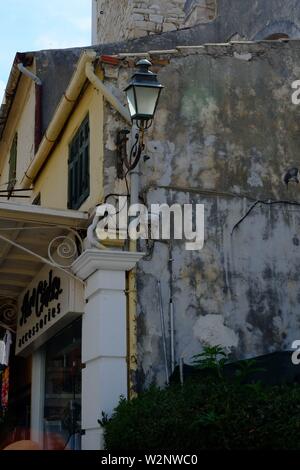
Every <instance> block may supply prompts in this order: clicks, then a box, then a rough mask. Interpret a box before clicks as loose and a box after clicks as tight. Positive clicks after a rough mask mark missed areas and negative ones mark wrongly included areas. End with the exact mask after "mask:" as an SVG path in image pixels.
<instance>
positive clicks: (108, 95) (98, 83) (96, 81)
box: [85, 63, 131, 125]
mask: <svg viewBox="0 0 300 470" xmlns="http://www.w3.org/2000/svg"><path fill="white" fill-rule="evenodd" d="M85 73H86V76H87V78H88V79H89V81H90V82H91V83H92V84H93V85H94V87H95V88H96V89H97V90H99V91H100V93H102V95H103V96H104V98H105V99H106V100H107V101H108V102H109V103H110V104H111V105H112V107H113V108H115V109H116V110H117V111H118V112H119V113H120V114H121V116H122V117H123V118H124V119H125V121H126V122H127V123H129V124H130V125H131V119H130V116H129V112H128V110H127V109H126V108H125V106H123V105H122V103H121V102H120V101H119V100H118V99H117V98H116V97H115V96H114V95H113V94H112V92H111V91H110V90H109V89H108V88H107V87H106V86H105V85H104V83H103V81H102V80H100V78H99V77H97V75H96V74H95V70H94V65H93V64H92V63H88V64H86V67H85Z"/></svg>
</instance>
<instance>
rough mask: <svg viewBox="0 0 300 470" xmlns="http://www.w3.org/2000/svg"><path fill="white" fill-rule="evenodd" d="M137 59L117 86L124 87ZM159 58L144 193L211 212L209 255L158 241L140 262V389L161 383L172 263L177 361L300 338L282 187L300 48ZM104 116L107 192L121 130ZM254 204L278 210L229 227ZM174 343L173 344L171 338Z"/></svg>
mask: <svg viewBox="0 0 300 470" xmlns="http://www.w3.org/2000/svg"><path fill="white" fill-rule="evenodd" d="M130 60H131V59H129V61H127V62H124V64H123V67H122V68H121V69H120V71H119V76H118V78H116V79H115V80H110V83H111V85H112V86H119V88H120V89H122V88H123V86H124V84H125V82H126V80H127V79H128V77H129V76H130V75H131V73H132V70H131V69H130V68H129V69H128V68H126V64H127V65H128V63H129V65H131V62H130ZM152 60H153V62H154V63H155V64H159V63H161V64H165V65H163V66H155V67H154V68H156V69H157V70H159V78H160V81H161V82H162V83H163V84H164V85H165V87H166V88H165V90H164V93H163V95H162V99H161V103H160V105H159V109H158V113H157V116H156V118H155V121H154V126H153V127H152V128H151V130H150V131H149V133H148V142H147V148H146V153H147V155H149V156H150V159H149V160H148V161H146V162H143V163H142V166H141V174H142V176H141V186H140V189H141V195H142V196H143V197H144V199H146V200H147V202H148V204H150V203H152V202H160V203H163V202H168V203H169V204H171V203H174V202H179V203H181V204H183V203H202V204H204V205H205V225H206V229H205V246H204V249H203V250H202V251H200V252H188V251H186V250H185V247H184V244H183V243H182V242H180V241H173V242H172V244H171V246H168V245H167V244H164V243H156V244H155V248H154V252H153V255H152V258H151V257H150V259H149V260H144V261H143V262H142V263H140V265H139V274H138V296H139V303H138V311H139V316H138V341H139V376H138V382H139V383H140V384H144V385H148V384H149V383H150V382H151V381H153V380H156V381H157V382H158V383H163V382H164V365H163V349H162V336H161V326H160V316H159V300H158V293H157V280H158V279H160V280H161V283H162V289H163V302H164V312H165V318H166V322H167V324H168V308H169V307H168V304H169V292H170V291H169V289H170V263H169V259H170V257H172V258H173V259H174V263H173V279H172V284H173V293H174V307H175V330H176V333H175V335H176V358H177V360H178V359H179V357H181V356H184V358H185V360H186V361H188V360H189V359H190V358H191V356H192V355H193V354H196V353H198V352H199V351H200V350H201V348H202V347H203V346H204V345H209V344H210V345H212V344H222V345H223V346H225V347H228V348H229V349H230V350H231V351H232V354H233V357H234V358H245V357H251V356H255V355H259V354H263V353H267V352H271V351H275V350H282V349H289V348H290V347H291V343H292V341H293V340H295V339H300V313H299V312H300V308H299V307H300V292H299V280H300V269H299V266H300V251H299V246H300V233H299V223H300V208H299V206H298V205H294V204H292V202H293V201H298V202H300V193H299V187H298V186H297V185H295V184H294V185H293V184H292V185H291V186H290V187H289V189H288V190H287V188H286V186H285V185H284V184H283V182H282V177H283V174H284V173H285V171H286V170H287V168H289V167H292V166H298V167H299V146H300V132H299V108H298V107H297V106H295V105H293V104H292V101H291V94H292V91H293V90H292V88H291V83H292V82H293V81H294V80H296V79H299V76H300V43H299V42H297V41H294V42H293V43H268V44H255V43H254V44H240V45H238V44H235V45H234V46H232V45H227V46H222V45H219V46H204V47H198V48H191V49H185V50H183V49H182V50H181V52H180V53H179V52H178V53H177V54H174V55H169V56H168V54H164V55H161V56H158V55H153V56H152ZM168 62H169V63H168ZM116 76H117V73H116ZM105 113H106V117H105V121H106V122H107V125H106V129H105V135H104V143H105V182H106V186H105V190H106V191H109V192H111V190H116V189H118V187H119V183H118V182H117V180H116V173H115V167H114V160H113V159H114V158H115V157H114V155H115V153H114V150H115V147H114V140H113V138H114V136H115V135H116V134H115V132H116V129H117V128H118V126H119V128H121V126H123V127H124V123H122V122H121V121H120V122H119V124H118V123H117V121H116V120H115V119H114V118H113V117H112V114H111V111H110V109H109V108H108V107H107V108H106V111H105ZM109 116H110V117H109ZM113 122H114V124H112V123H113ZM125 127H126V126H125ZM257 200H262V201H265V202H270V201H273V202H274V204H263V203H259V204H257V205H256V206H255V208H253V210H252V212H251V213H250V214H249V215H248V217H247V218H246V219H245V220H244V221H243V222H242V223H241V224H240V225H239V227H238V228H236V229H235V230H234V231H233V228H234V226H235V224H236V223H237V222H238V221H239V220H240V219H241V218H242V217H243V216H244V215H245V214H246V212H247V211H248V209H249V208H250V207H251V206H252V204H253V203H254V202H255V201H257ZM288 201H290V202H291V203H289V202H288ZM141 249H146V247H145V246H144V245H143V244H142V246H141ZM167 341H168V347H169V332H168V338H167Z"/></svg>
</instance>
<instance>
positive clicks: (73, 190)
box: [68, 116, 90, 209]
mask: <svg viewBox="0 0 300 470" xmlns="http://www.w3.org/2000/svg"><path fill="white" fill-rule="evenodd" d="M68 167H69V196H68V208H69V209H79V207H80V206H81V205H82V203H83V202H84V201H85V200H86V199H87V198H88V196H89V194H90V126H89V117H88V116H87V117H86V118H85V120H84V121H83V123H82V124H81V126H80V128H79V129H78V131H77V133H76V135H75V137H74V138H73V140H72V142H71V144H70V147H69V162H68Z"/></svg>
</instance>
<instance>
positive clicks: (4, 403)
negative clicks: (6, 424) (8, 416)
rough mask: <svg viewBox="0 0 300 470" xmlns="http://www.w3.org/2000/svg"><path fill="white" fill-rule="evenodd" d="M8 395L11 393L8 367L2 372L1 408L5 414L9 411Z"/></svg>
mask: <svg viewBox="0 0 300 470" xmlns="http://www.w3.org/2000/svg"><path fill="white" fill-rule="evenodd" d="M8 393H9V367H7V368H6V369H5V370H4V371H3V372H2V384H1V407H2V411H3V412H4V413H5V412H6V411H7V409H8Z"/></svg>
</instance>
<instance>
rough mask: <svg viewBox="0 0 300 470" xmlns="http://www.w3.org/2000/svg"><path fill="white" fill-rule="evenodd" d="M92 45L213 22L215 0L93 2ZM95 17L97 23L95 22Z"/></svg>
mask: <svg viewBox="0 0 300 470" xmlns="http://www.w3.org/2000/svg"><path fill="white" fill-rule="evenodd" d="M93 2H94V3H93V6H94V8H93V16H94V18H93V28H94V29H95V28H96V32H95V31H94V32H93V42H94V43H98V44H105V43H110V42H119V41H122V40H126V39H133V38H139V37H143V36H148V35H151V34H159V33H165V32H169V31H175V30H178V29H180V28H183V27H186V26H191V25H193V24H197V23H201V22H203V21H208V20H210V19H213V18H214V16H215V2H214V0H191V1H188V2H187V1H186V0H157V1H156V2H153V1H152V0H142V1H138V0H128V1H127V0H93ZM95 15H96V20H95Z"/></svg>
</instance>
